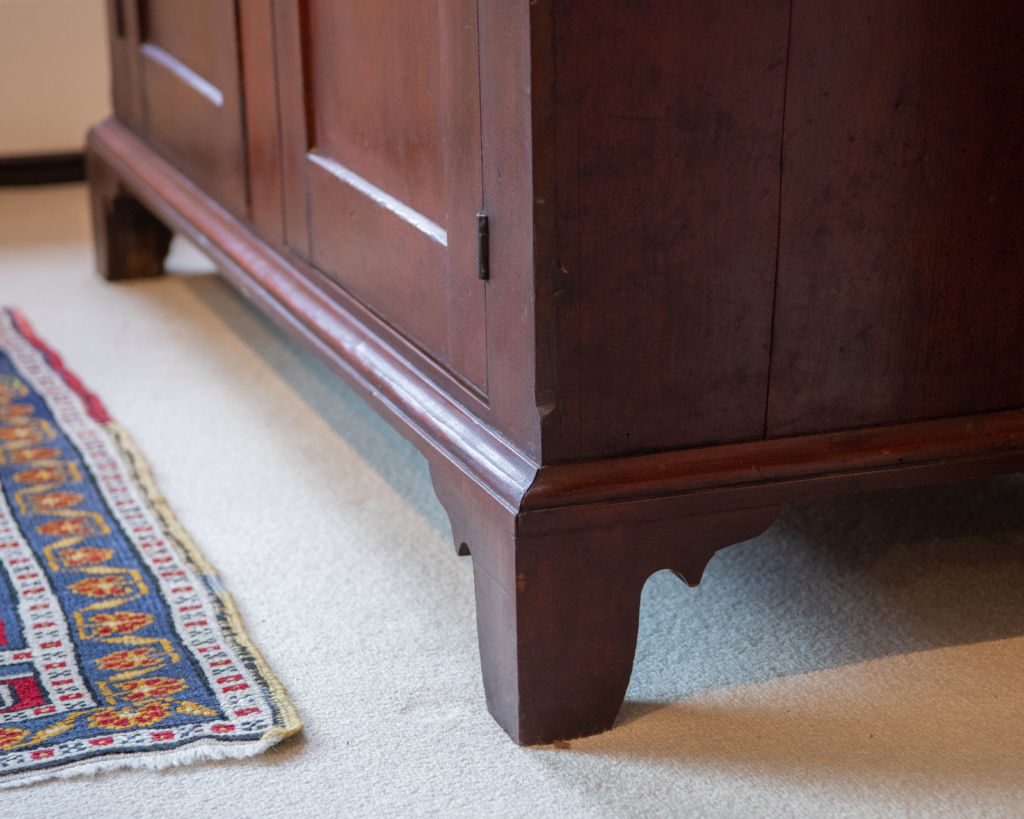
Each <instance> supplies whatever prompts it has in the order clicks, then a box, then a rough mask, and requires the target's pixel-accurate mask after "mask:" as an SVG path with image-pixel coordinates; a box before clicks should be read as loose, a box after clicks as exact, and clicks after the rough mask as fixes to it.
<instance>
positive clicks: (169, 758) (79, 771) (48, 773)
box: [0, 729, 284, 790]
mask: <svg viewBox="0 0 1024 819" xmlns="http://www.w3.org/2000/svg"><path fill="white" fill-rule="evenodd" d="M282 739H284V731H282V730H281V729H277V730H276V731H275V730H271V731H268V732H267V733H266V734H264V735H263V738H262V739H260V740H258V741H256V742H239V743H226V742H220V741H217V740H206V741H199V742H194V743H192V744H191V745H186V746H185V747H183V748H175V749H174V750H172V751H146V752H145V753H128V754H121V755H118V756H108V757H105V758H103V759H102V760H99V761H88V760H84V761H82V762H77V763H70V764H65V765H61V766H60V767H57V768H53V769H50V770H38V769H37V770H35V771H32V772H31V773H29V774H26V775H25V776H19V777H16V778H14V779H7V780H4V779H0V790H5V789H7V788H16V787H19V786H23V785H31V784H33V783H35V782H44V781H46V780H49V779H70V778H71V777H75V776H94V775H95V774H98V773H103V772H105V771H112V770H117V769H121V768H136V769H147V770H151V771H159V770H163V769H165V768H173V767H177V766H179V765H192V764H193V763H196V762H217V761H220V760H224V759H246V758H248V757H251V756H256V755H257V754H262V753H263V752H264V751H266V750H267V749H268V748H270V747H272V746H273V745H276V744H277V743H278V742H280V741H281V740H282Z"/></svg>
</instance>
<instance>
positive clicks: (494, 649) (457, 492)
mask: <svg viewBox="0 0 1024 819" xmlns="http://www.w3.org/2000/svg"><path fill="white" fill-rule="evenodd" d="M87 158H88V172H89V178H90V182H91V185H92V193H93V197H92V203H93V217H94V225H95V230H96V238H97V257H98V265H99V268H100V272H101V273H102V274H103V275H104V276H106V277H107V278H110V279H121V278H132V277H137V276H149V275H156V274H158V273H160V272H161V271H162V263H163V258H164V256H165V254H166V252H167V246H168V242H169V239H170V235H171V233H170V231H171V230H176V231H180V232H182V233H184V234H185V235H187V236H188V237H189V238H190V239H192V240H193V241H194V242H195V243H196V244H197V245H198V246H199V247H201V248H202V249H203V250H204V251H205V252H206V253H207V254H208V255H209V256H210V257H211V258H212V259H213V260H214V261H215V262H216V264H217V265H218V267H219V269H220V270H221V271H222V272H223V274H224V275H225V276H226V277H227V278H228V279H229V280H230V281H231V282H232V283H233V284H235V285H236V286H237V287H238V288H239V289H240V290H241V292H242V293H243V294H245V295H246V296H247V297H248V298H249V299H251V300H252V301H253V302H254V303H255V304H256V305H257V306H258V307H260V308H261V309H262V310H264V311H265V312H266V313H267V314H268V315H269V316H270V317H271V318H272V319H274V320H275V321H276V322H277V323H278V324H279V325H280V326H281V327H283V328H284V329H285V330H286V331H287V332H288V333H290V334H291V335H292V336H293V337H294V338H296V339H297V340H298V341H299V342H300V343H302V344H303V345H305V346H306V347H307V348H308V349H310V350H311V351H312V352H313V353H314V354H316V355H317V356H319V357H320V358H321V359H322V360H323V361H324V362H326V364H327V365H328V366H329V367H330V368H331V369H332V370H333V372H335V373H336V374H337V375H338V376H339V377H341V378H342V379H344V380H345V381H346V382H347V383H348V384H349V385H350V386H351V387H353V388H354V389H355V390H356V391H357V392H358V393H359V394H360V395H362V397H363V398H365V399H366V400H367V401H368V402H369V403H370V404H371V405H372V406H373V407H374V408H375V409H376V410H377V411H378V412H379V413H380V414H381V415H382V416H384V417H385V419H386V420H388V421H389V422H390V423H391V424H392V425H394V426H395V427H396V428H397V429H398V430H399V431H400V432H401V433H402V434H403V435H404V436H405V437H407V438H408V439H409V440H410V441H411V442H412V443H413V444H414V445H415V446H416V447H417V448H418V449H419V451H420V452H421V453H422V454H423V455H424V456H425V457H426V458H427V460H428V461H429V463H430V469H431V476H432V478H433V482H434V487H435V489H436V491H437V495H438V497H439V499H440V501H441V503H442V504H443V505H444V507H445V508H446V510H447V511H448V514H449V517H450V519H451V523H452V531H453V533H454V537H455V546H456V548H457V549H458V550H459V551H460V552H461V553H463V554H471V555H472V557H473V567H474V582H475V588H476V599H477V622H478V629H479V638H480V655H481V663H482V666H483V676H484V688H485V691H486V695H487V704H488V707H489V709H490V711H491V713H492V714H493V715H494V718H495V719H496V720H497V721H498V722H499V723H500V724H501V726H502V727H503V728H504V729H505V730H506V731H507V732H508V734H509V736H510V737H511V738H512V739H513V740H514V741H515V742H517V743H520V744H540V743H549V742H552V741H554V740H568V739H574V738H577V737H581V736H586V735H589V734H594V733H598V732H600V731H604V730H607V729H608V728H610V727H611V726H612V724H613V723H614V721H615V718H616V714H617V713H618V710H619V707H620V705H621V704H622V700H623V697H624V696H625V692H626V688H627V685H628V683H629V677H630V673H631V670H632V665H633V655H634V652H635V648H636V638H637V626H638V619H639V607H640V594H641V590H642V588H643V585H644V583H645V582H646V580H647V578H648V577H650V575H651V574H653V573H654V572H657V571H659V570H662V569H670V570H672V571H674V572H676V573H677V574H678V575H679V576H680V577H681V578H683V579H684V580H685V581H686V582H687V583H690V584H691V585H695V584H697V583H698V582H700V579H701V576H702V574H703V572H704V569H705V567H706V566H707V564H708V561H709V560H710V559H711V558H712V556H713V555H714V554H715V552H716V551H717V550H718V549H721V548H723V547H725V546H728V545H730V544H733V543H737V542H741V541H744V540H747V539H750V538H753V537H756V536H758V535H759V534H761V533H762V532H764V531H765V530H766V529H767V528H768V527H769V526H770V525H771V524H772V522H773V521H774V520H775V517H776V515H777V514H778V511H779V508H780V506H781V504H783V503H786V502H789V501H795V500H800V499H804V498H808V497H813V496H822V495H831V494H839V493H851V492H862V491H869V490H877V489H880V488H894V487H903V486H913V485H918V484H926V483H933V482H940V481H949V480H963V479H967V478H975V477H981V476H984V475H989V474H998V473H1006V472H1015V471H1021V470H1024V410H1019V409H1018V410H1011V411H1005V412H994V413H986V414H979V415H972V416H964V417H958V418H946V419H941V420H925V421H919V422H915V423H908V424H899V425H893V426H886V427H876V428H867V429H857V430H851V431H844V432H833V433H826V434H817V435H806V436H800V437H792V438H779V439H771V440H761V441H754V442H748V443H740V444H730V445H721V446H713V447H704V448H696V449H687V450H677V451H670V452H660V453H655V454H647V455H638V456H631V457H618V458H609V459H602V460H590V461H584V462H580V463H557V464H546V463H545V464H540V463H538V462H537V460H536V459H534V458H533V457H531V456H530V455H529V454H528V453H525V452H523V451H521V450H520V449H518V448H516V447H515V446H514V445H513V444H511V443H510V442H509V441H508V439H507V438H506V437H504V436H503V435H502V434H501V433H500V432H498V431H497V430H495V429H494V428H492V427H490V426H488V424H486V423H485V422H484V421H483V420H481V418H480V417H479V416H478V414H477V413H476V410H478V409H479V407H478V406H477V404H474V401H478V400H479V399H471V398H467V397H466V393H465V391H464V390H462V389H461V388H460V387H459V386H458V385H457V384H456V383H455V382H454V381H453V379H452V377H451V376H450V374H446V373H445V372H443V371H442V370H440V369H439V368H436V367H433V365H429V364H428V363H425V359H424V357H423V356H422V354H421V353H420V352H418V351H417V350H416V349H415V348H414V347H413V345H411V344H409V343H408V342H406V341H404V340H402V338H401V337H400V336H398V334H397V333H396V332H395V331H394V330H393V329H391V328H390V327H388V326H387V325H386V324H385V323H384V322H383V321H381V320H380V319H379V318H378V317H377V316H376V315H375V314H374V313H372V312H371V311H370V310H368V309H367V308H366V307H364V306H363V305H362V304H360V303H359V302H358V301H356V300H355V299H354V298H352V297H351V296H350V295H348V294H346V293H345V292H344V291H342V290H341V289H340V288H335V289H332V288H331V287H330V286H329V285H328V284H326V283H325V281H324V280H323V279H322V278H320V277H318V275H317V273H316V271H315V270H313V269H312V268H311V267H309V266H308V265H307V264H306V263H304V262H303V261H302V260H301V259H299V258H297V257H295V256H294V255H293V254H290V252H289V251H286V250H284V249H282V248H280V247H277V246H276V245H272V244H270V243H268V242H267V241H264V239H262V238H261V237H260V236H258V235H257V234H256V233H255V232H254V231H253V230H252V229H250V228H249V227H247V226H246V225H245V224H243V223H242V222H241V221H239V219H238V218H237V217H236V216H234V215H232V214H230V213H229V212H228V211H227V210H225V209H224V208H222V207H221V206H219V205H218V204H216V203H215V202H214V201H213V200H212V199H211V198H209V197H208V196H207V195H205V194H204V193H203V192H201V191H200V190H199V188H197V187H196V186H195V185H194V184H193V183H192V182H190V181H188V180H187V179H186V178H185V177H184V176H183V175H182V174H181V173H180V172H179V171H177V170H176V169H175V168H173V167H172V166H171V165H170V164H169V163H168V162H167V161H166V160H165V159H163V158H162V157H161V156H160V155H158V154H157V153H156V152H155V151H154V150H153V149H152V148H150V147H148V146H147V145H146V143H145V142H144V141H143V140H142V139H140V138H139V137H138V136H136V135H135V134H134V133H133V132H132V131H130V130H129V129H128V128H126V127H125V126H123V125H121V124H119V123H117V122H115V121H113V120H111V121H108V122H105V123H103V124H101V125H99V126H97V127H96V128H94V129H93V130H92V131H91V132H90V134H89V140H88V157H87Z"/></svg>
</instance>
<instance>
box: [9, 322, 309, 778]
mask: <svg viewBox="0 0 1024 819" xmlns="http://www.w3.org/2000/svg"><path fill="white" fill-rule="evenodd" d="M0 485H2V491H0V787H4V786H11V785H19V784H24V783H28V782H35V781H38V780H41V779H47V778H50V777H55V776H62V777H63V776H70V775H74V774H80V773H94V772H96V771H100V770H104V769H108V768H115V767H126V766H127V767H147V768H161V767H165V766H168V765H178V764H183V763H187V762H193V761H198V760H202V759H222V758H226V757H234V758H239V757H246V756H250V755H253V754H256V753H259V752H261V751H263V750H265V749H267V748H268V747H270V746H271V745H273V744H274V743H276V742H279V741H280V740H282V739H284V738H285V737H287V736H290V735H291V734H294V733H295V732H296V731H298V730H299V729H300V728H301V727H302V723H301V722H300V721H299V718H298V715H297V714H296V712H295V709H294V707H293V706H292V705H291V703H290V702H289V701H288V697H287V694H286V692H285V691H284V688H283V687H282V686H281V684H280V683H279V682H278V681H277V680H276V679H275V678H274V676H273V674H272V673H271V672H270V670H269V669H268V668H267V666H266V663H265V662H264V661H263V658H262V657H261V656H260V653H259V651H258V650H257V649H256V648H255V647H254V646H253V645H252V643H251V642H250V641H249V638H248V636H247V635H246V633H245V631H244V630H243V628H242V623H241V620H240V618H239V614H238V611H237V609H236V608H235V605H234V602H233V601H232V598H231V596H230V595H229V594H228V593H227V592H226V591H225V590H224V588H223V587H222V586H221V583H220V581H219V580H218V577H217V574H216V572H215V571H214V569H213V568H212V567H211V566H210V565H209V564H208V563H207V562H206V560H205V559H204V558H203V556H202V555H201V554H200V552H199V550H198V549H197V548H196V546H195V544H194V543H193V542H192V540H191V539H190V538H189V536H188V535H187V534H186V533H185V532H184V530H183V529H182V528H181V526H180V525H179V524H178V523H177V521H176V520H175V519H174V516H173V514H172V513H171V511H170V509H169V508H168V506H167V503H166V502H165V501H164V499H163V498H162V497H161V496H160V494H159V492H158V491H157V489H156V487H155V485H154V483H153V479H152V476H151V474H150V471H149V468H148V467H147V466H146V463H145V461H144V460H143V459H142V457H141V456H140V455H139V453H138V451H137V450H136V449H135V447H134V446H133V445H132V443H131V441H130V439H129V438H128V436H127V434H126V433H125V432H124V430H122V429H121V428H120V427H119V426H118V425H117V424H116V423H114V422H113V421H112V420H111V419H110V418H109V416H108V415H107V412H106V410H105V409H104V407H103V404H102V403H101V402H100V401H99V400H98V399H97V398H96V396H94V395H93V394H92V393H90V392H88V391H87V390H86V389H85V388H84V387H83V386H82V383H81V382H80V381H79V380H78V379H77V378H76V377H75V376H74V375H72V374H71V373H69V372H68V370H66V369H65V367H64V365H63V363H62V362H61V360H60V358H59V357H58V356H57V355H56V354H55V353H54V352H53V351H52V350H50V349H49V348H47V347H46V345H45V344H44V343H43V342H42V341H40V340H39V339H38V338H37V337H36V335H35V334H34V332H33V331H32V328H31V327H30V326H29V324H28V322H27V321H26V320H25V318H24V317H23V316H21V315H20V314H19V313H17V312H16V311H14V310H3V311H0Z"/></svg>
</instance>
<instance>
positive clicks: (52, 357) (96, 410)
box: [7, 307, 110, 424]
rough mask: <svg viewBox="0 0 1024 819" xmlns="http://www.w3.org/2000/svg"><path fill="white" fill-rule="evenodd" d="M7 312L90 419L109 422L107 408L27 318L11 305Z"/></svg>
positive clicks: (19, 330) (18, 329) (104, 422)
mask: <svg viewBox="0 0 1024 819" xmlns="http://www.w3.org/2000/svg"><path fill="white" fill-rule="evenodd" d="M7 313H8V315H10V317H11V320H12V321H13V322H14V326H15V328H16V329H17V331H18V332H19V333H20V334H21V335H22V337H23V338H24V339H25V340H26V341H27V342H28V343H29V344H31V345H32V346H33V347H35V348H36V349H37V350H39V352H41V353H42V354H43V355H44V356H45V357H46V363H47V364H49V365H50V367H51V368H52V369H53V370H54V372H56V373H57V374H58V375H59V376H60V377H61V378H63V379H64V383H65V384H67V385H68V387H70V388H71V390H72V391H74V392H75V393H76V394H77V395H78V397H79V398H81V399H82V403H83V404H85V409H86V411H87V412H88V413H89V415H90V416H91V417H92V419H93V420H94V421H96V422H97V423H100V424H106V423H109V422H110V416H109V415H108V414H107V408H106V407H104V406H103V402H102V401H100V399H99V398H97V397H96V396H95V395H93V394H92V393H91V392H89V390H87V389H86V388H85V385H84V384H82V382H81V381H79V380H78V376H76V375H75V374H74V373H73V372H71V371H70V370H68V369H67V368H66V367H65V366H64V362H63V361H61V358H60V356H59V355H57V353H55V352H54V351H53V350H51V349H50V348H49V347H47V346H46V344H45V342H43V341H42V339H40V338H39V336H37V335H36V334H35V331H34V330H33V329H32V325H31V324H29V322H28V319H27V318H25V317H24V316H23V315H22V314H21V313H20V312H18V311H17V310H15V309H14V308H13V307H8V308H7Z"/></svg>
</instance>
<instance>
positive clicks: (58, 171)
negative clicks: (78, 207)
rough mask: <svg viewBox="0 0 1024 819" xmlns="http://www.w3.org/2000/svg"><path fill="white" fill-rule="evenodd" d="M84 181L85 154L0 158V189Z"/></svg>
mask: <svg viewBox="0 0 1024 819" xmlns="http://www.w3.org/2000/svg"><path fill="white" fill-rule="evenodd" d="M83 181H85V154H84V153H75V154H43V155H41V156H11V157H0V187H10V186H13V185H56V184H60V183H62V182H83Z"/></svg>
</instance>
